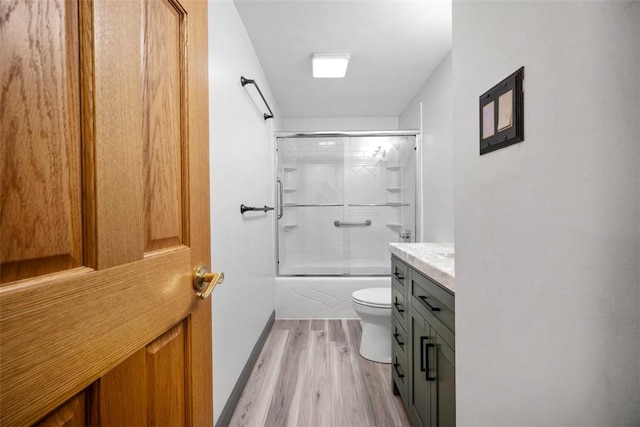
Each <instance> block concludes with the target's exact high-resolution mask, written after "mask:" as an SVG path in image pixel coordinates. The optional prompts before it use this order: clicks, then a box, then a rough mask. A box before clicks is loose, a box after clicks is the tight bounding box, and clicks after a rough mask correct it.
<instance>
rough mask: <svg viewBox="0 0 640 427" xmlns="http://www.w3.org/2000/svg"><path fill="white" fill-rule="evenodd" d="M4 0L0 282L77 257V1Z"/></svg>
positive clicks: (65, 265)
mask: <svg viewBox="0 0 640 427" xmlns="http://www.w3.org/2000/svg"><path fill="white" fill-rule="evenodd" d="M7 6H9V5H7ZM10 6H11V7H10V8H9V7H8V9H10V12H9V13H6V14H5V13H4V12H2V15H3V16H2V18H0V26H2V37H0V52H2V70H1V71H0V81H1V82H2V93H1V94H0V129H1V131H0V132H1V135H0V136H1V137H2V149H1V152H0V153H1V155H0V158H1V159H2V161H1V166H0V167H1V170H0V186H1V193H0V199H1V200H0V202H1V206H2V209H1V210H0V223H1V227H2V233H0V236H1V237H0V283H7V282H10V281H13V280H18V279H24V278H29V277H34V276H38V275H42V274H47V273H51V272H56V271H64V270H67V269H69V268H74V267H80V266H82V265H83V248H82V216H81V215H82V186H81V184H82V182H81V163H80V162H81V158H80V155H81V151H80V150H81V140H80V126H79V123H80V121H79V117H80V116H79V115H80V104H79V102H80V93H79V77H78V66H79V64H78V56H77V52H78V43H79V42H78V10H77V4H76V3H64V2H59V1H58V2H54V1H51V2H31V3H29V2H16V4H12V5H10ZM2 9H5V7H4V6H3V7H2V8H0V11H1V10H2ZM43 22H46V23H47V25H46V26H44V25H42V23H43Z"/></svg>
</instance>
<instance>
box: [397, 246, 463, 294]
mask: <svg viewBox="0 0 640 427" xmlns="http://www.w3.org/2000/svg"><path fill="white" fill-rule="evenodd" d="M389 250H390V251H391V253H392V254H393V255H395V256H397V257H398V258H400V259H401V260H402V261H404V262H406V263H407V264H409V265H410V266H411V267H413V268H415V269H416V270H418V271H420V272H421V273H423V274H425V275H426V276H429V277H430V278H432V279H433V280H435V281H436V282H438V283H440V284H441V285H442V286H444V287H445V288H447V289H448V290H450V291H451V292H453V293H455V283H456V277H455V271H456V269H455V250H454V247H453V243H389Z"/></svg>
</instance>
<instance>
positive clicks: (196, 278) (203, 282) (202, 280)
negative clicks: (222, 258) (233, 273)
mask: <svg viewBox="0 0 640 427" xmlns="http://www.w3.org/2000/svg"><path fill="white" fill-rule="evenodd" d="M222 282H224V273H222V272H220V273H210V272H209V269H208V268H207V267H206V266H204V265H201V266H200V267H198V268H196V269H195V271H194V272H193V288H194V289H195V290H196V296H197V297H198V298H200V299H205V298H207V297H208V296H209V295H211V292H213V289H214V288H215V287H216V286H217V285H218V284H220V283H222Z"/></svg>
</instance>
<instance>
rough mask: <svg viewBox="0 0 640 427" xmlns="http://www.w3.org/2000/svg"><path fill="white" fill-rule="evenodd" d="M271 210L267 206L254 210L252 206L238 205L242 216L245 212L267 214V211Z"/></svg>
mask: <svg viewBox="0 0 640 427" xmlns="http://www.w3.org/2000/svg"><path fill="white" fill-rule="evenodd" d="M272 210H273V208H272V207H269V206H266V205H265V206H264V207H262V208H256V207H253V206H245V205H240V213H241V214H243V215H244V213H245V212H252V211H262V212H267V211H272Z"/></svg>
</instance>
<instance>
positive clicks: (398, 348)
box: [391, 320, 409, 364]
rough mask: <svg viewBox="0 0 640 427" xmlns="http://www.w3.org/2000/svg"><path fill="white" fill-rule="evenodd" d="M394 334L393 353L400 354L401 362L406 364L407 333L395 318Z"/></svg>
mask: <svg viewBox="0 0 640 427" xmlns="http://www.w3.org/2000/svg"><path fill="white" fill-rule="evenodd" d="M392 332H393V334H392V335H391V341H392V344H393V354H394V356H396V355H397V356H398V358H399V359H400V361H401V363H403V364H406V361H407V346H408V345H409V343H408V342H407V333H406V332H405V331H404V328H403V327H402V325H400V324H399V323H398V322H396V321H395V320H394V322H393V327H392Z"/></svg>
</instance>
